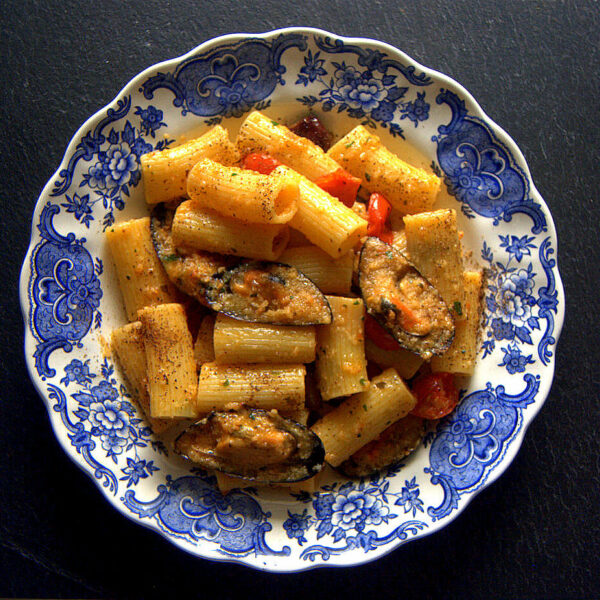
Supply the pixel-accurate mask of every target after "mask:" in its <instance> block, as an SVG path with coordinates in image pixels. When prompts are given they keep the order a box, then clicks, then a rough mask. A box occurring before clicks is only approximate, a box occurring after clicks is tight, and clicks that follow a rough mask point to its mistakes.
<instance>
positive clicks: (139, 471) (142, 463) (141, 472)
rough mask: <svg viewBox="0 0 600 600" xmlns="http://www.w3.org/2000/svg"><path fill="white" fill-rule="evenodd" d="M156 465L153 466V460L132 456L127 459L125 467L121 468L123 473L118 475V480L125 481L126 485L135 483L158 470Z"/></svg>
mask: <svg viewBox="0 0 600 600" xmlns="http://www.w3.org/2000/svg"><path fill="white" fill-rule="evenodd" d="M158 470H159V469H158V467H155V466H154V461H153V460H148V461H146V460H141V459H140V460H135V459H133V458H128V459H127V467H125V468H124V469H122V471H123V473H125V475H124V476H123V477H120V478H119V479H120V481H127V487H130V486H132V485H137V484H138V483H139V481H140V479H146V478H147V477H149V476H150V475H152V473H154V471H158Z"/></svg>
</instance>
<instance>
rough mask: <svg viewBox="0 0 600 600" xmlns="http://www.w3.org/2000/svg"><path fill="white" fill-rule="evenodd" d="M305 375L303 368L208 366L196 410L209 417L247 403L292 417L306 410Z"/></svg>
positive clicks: (262, 365)
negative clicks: (233, 404) (211, 414)
mask: <svg viewBox="0 0 600 600" xmlns="http://www.w3.org/2000/svg"><path fill="white" fill-rule="evenodd" d="M305 375H306V368H305V367H304V365H285V364H270V365H266V364H259V365H217V364H215V363H206V364H204V365H202V369H201V370H200V379H199V381H198V398H197V409H198V412H199V413H200V414H206V413H208V412H210V411H211V410H224V409H226V407H227V406H228V405H230V404H231V403H244V404H246V405H248V406H250V407H252V408H264V409H267V410H271V409H277V410H278V411H279V412H280V413H282V414H284V415H285V414H289V413H292V412H295V411H298V410H300V409H302V408H303V407H304V376H305Z"/></svg>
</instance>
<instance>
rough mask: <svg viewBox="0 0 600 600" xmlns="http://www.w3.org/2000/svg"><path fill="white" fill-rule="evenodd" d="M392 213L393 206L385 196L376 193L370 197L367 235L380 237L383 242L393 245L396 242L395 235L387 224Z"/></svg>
mask: <svg viewBox="0 0 600 600" xmlns="http://www.w3.org/2000/svg"><path fill="white" fill-rule="evenodd" d="M390 212H392V205H391V204H390V203H389V202H388V201H387V200H386V199H385V196H383V195H382V194H379V193H377V192H375V193H374V194H371V196H370V197H369V205H368V207H367V220H368V222H369V224H368V227H367V235H373V236H375V237H378V238H379V239H380V240H381V241H382V242H385V243H386V244H391V243H392V241H393V240H394V234H393V233H392V232H391V231H390V230H389V229H387V227H386V224H385V222H386V221H387V219H388V217H389V216H390Z"/></svg>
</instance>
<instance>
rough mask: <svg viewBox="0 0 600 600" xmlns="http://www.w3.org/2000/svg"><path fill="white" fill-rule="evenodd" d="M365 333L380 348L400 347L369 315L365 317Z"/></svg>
mask: <svg viewBox="0 0 600 600" xmlns="http://www.w3.org/2000/svg"><path fill="white" fill-rule="evenodd" d="M365 335H366V336H367V337H368V338H369V339H370V340H371V341H372V342H373V343H374V344H376V345H377V346H379V347H380V348H381V349H382V350H389V351H392V350H399V349H400V344H398V342H397V341H396V340H395V339H394V338H393V336H392V335H391V334H390V333H388V332H387V331H386V330H385V329H384V328H383V327H382V326H381V325H380V324H379V323H378V322H377V321H376V320H375V319H374V318H373V317H372V316H371V315H367V318H366V319H365Z"/></svg>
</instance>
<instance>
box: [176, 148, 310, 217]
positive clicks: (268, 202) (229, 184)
mask: <svg viewBox="0 0 600 600" xmlns="http://www.w3.org/2000/svg"><path fill="white" fill-rule="evenodd" d="M187 192H188V195H189V197H190V198H191V199H192V200H194V201H196V202H197V203H198V204H199V205H200V206H203V207H206V208H210V209H213V210H216V211H217V212H219V213H220V214H222V215H225V216H227V217H234V218H236V219H241V220H243V221H248V222H249V223H268V224H271V225H276V224H281V223H287V222H288V221H289V220H290V219H291V218H292V217H293V216H294V214H295V213H296V205H297V200H298V183H297V181H296V179H295V178H294V177H290V176H289V173H288V171H287V169H285V167H278V168H277V169H275V170H274V171H273V172H272V173H271V174H270V175H262V174H261V173H256V172H255V171H249V170H247V169H242V168H239V167H226V166H223V165H221V164H219V163H217V162H215V161H212V160H210V159H204V160H201V161H200V162H199V163H198V164H196V166H195V167H194V168H193V169H192V170H191V171H190V174H189V176H188V183H187Z"/></svg>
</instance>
